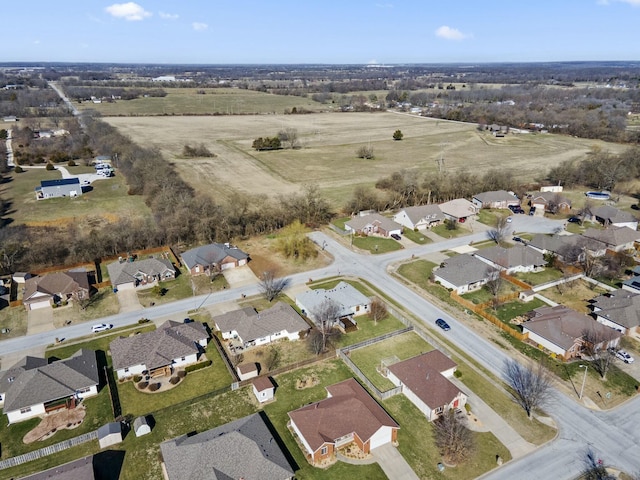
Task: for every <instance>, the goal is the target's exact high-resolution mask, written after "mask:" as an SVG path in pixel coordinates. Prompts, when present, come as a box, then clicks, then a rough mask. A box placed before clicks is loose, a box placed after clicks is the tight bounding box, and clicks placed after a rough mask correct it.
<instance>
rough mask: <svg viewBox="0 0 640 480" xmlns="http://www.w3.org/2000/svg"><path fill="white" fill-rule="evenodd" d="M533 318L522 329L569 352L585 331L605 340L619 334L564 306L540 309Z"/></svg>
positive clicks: (535, 311) (536, 310)
mask: <svg viewBox="0 0 640 480" xmlns="http://www.w3.org/2000/svg"><path fill="white" fill-rule="evenodd" d="M533 312H534V313H535V316H534V317H533V318H531V320H529V321H528V322H524V323H523V324H522V327H523V328H525V329H527V330H530V331H532V332H533V333H535V334H537V335H539V336H541V337H542V338H544V339H546V340H548V341H550V342H551V343H553V344H554V345H557V346H559V347H560V348H562V349H563V350H569V349H570V348H571V347H572V346H573V345H574V344H575V343H576V341H578V340H579V339H581V338H582V337H583V335H584V333H585V331H592V330H593V331H595V332H596V333H597V334H601V335H603V338H605V339H607V340H608V339H614V338H617V337H620V335H621V334H620V332H618V331H616V330H614V329H613V328H609V327H607V326H605V325H602V324H601V323H598V322H596V321H595V320H594V319H593V318H591V317H589V316H587V315H584V314H582V313H578V312H576V311H575V310H572V309H570V308H568V307H565V306H564V305H557V306H555V307H540V308H536V309H535V310H533Z"/></svg>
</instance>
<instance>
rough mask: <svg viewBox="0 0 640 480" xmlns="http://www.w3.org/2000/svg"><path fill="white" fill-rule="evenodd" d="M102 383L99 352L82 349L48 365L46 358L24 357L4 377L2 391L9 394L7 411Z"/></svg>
mask: <svg viewBox="0 0 640 480" xmlns="http://www.w3.org/2000/svg"><path fill="white" fill-rule="evenodd" d="M43 360H44V359H43ZM99 382H100V378H99V376H98V362H97V359H96V352H94V351H93V350H85V349H81V350H78V351H77V352H76V353H75V354H73V356H71V357H69V358H67V359H65V360H58V361H57V362H53V363H48V364H47V363H46V360H44V361H42V360H40V359H35V358H34V357H28V358H25V359H24V360H22V361H21V362H19V363H17V364H16V365H14V366H13V367H11V368H10V369H9V370H8V371H7V372H5V374H4V375H3V376H2V378H1V379H0V392H4V393H6V396H5V401H4V411H5V412H9V411H13V410H18V409H20V408H24V407H30V406H32V405H37V404H40V403H46V402H50V401H53V400H58V399H60V398H64V397H70V396H72V395H74V394H75V392H76V391H78V390H82V389H84V388H88V387H92V386H96V385H98V383H99Z"/></svg>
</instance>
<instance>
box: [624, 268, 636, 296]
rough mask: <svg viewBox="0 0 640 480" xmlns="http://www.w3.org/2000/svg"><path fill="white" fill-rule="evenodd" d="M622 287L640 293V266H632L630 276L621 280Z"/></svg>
mask: <svg viewBox="0 0 640 480" xmlns="http://www.w3.org/2000/svg"><path fill="white" fill-rule="evenodd" d="M622 289H623V290H627V291H628V292H632V293H640V266H636V267H634V269H633V270H632V275H631V278H628V279H627V280H624V281H623V282H622Z"/></svg>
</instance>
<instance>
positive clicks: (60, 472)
mask: <svg viewBox="0 0 640 480" xmlns="http://www.w3.org/2000/svg"><path fill="white" fill-rule="evenodd" d="M94 461H95V460H94V456H93V455H89V456H88V457H83V458H79V459H78V460H74V461H72V462H69V463H65V464H64V465H58V466H56V467H53V468H50V469H49V470H45V471H43V472H38V473H34V474H33V475H29V476H28V477H20V480H96V479H98V478H99V477H98V476H97V475H96V470H95V467H94Z"/></svg>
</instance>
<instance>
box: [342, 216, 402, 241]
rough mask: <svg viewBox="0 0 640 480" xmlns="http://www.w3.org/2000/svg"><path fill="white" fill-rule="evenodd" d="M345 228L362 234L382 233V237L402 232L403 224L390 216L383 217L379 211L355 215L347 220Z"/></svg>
mask: <svg viewBox="0 0 640 480" xmlns="http://www.w3.org/2000/svg"><path fill="white" fill-rule="evenodd" d="M344 228H345V230H346V231H347V232H353V233H359V234H361V235H380V236H382V237H389V236H391V235H392V234H394V233H395V234H397V235H400V234H401V233H402V225H400V224H399V223H396V222H394V221H393V220H391V219H390V218H387V217H383V216H382V215H380V214H379V213H369V214H367V215H363V216H357V217H353V218H352V219H351V220H348V221H347V222H345V224H344Z"/></svg>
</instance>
